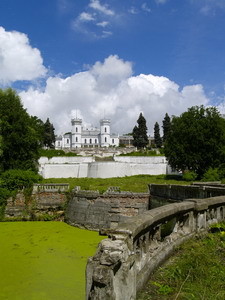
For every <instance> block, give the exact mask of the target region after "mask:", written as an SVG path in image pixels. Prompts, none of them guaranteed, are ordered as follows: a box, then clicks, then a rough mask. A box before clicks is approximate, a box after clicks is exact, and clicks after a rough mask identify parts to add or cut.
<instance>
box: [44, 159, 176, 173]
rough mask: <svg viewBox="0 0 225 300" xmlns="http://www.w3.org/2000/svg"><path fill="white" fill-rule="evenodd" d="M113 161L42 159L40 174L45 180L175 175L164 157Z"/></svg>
mask: <svg viewBox="0 0 225 300" xmlns="http://www.w3.org/2000/svg"><path fill="white" fill-rule="evenodd" d="M113 159H114V161H110V162H109V161H107V162H96V161H95V158H94V157H53V158H51V159H48V158H47V157H41V158H40V160H39V173H40V174H41V175H42V176H43V177H44V178H69V177H74V178H79V177H90V178H111V177H124V176H132V175H140V174H146V175H160V174H172V173H173V172H172V170H171V168H170V167H169V166H168V164H167V161H166V159H165V157H164V156H148V157H145V156H142V157H134V156H130V157H126V156H114V158H113Z"/></svg>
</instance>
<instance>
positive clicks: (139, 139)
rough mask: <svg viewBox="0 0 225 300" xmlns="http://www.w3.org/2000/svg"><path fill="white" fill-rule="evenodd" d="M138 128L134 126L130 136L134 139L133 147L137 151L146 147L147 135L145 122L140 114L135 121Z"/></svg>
mask: <svg viewBox="0 0 225 300" xmlns="http://www.w3.org/2000/svg"><path fill="white" fill-rule="evenodd" d="M137 123H138V126H136V125H135V126H134V129H133V132H132V135H133V138H134V141H133V145H134V146H135V147H137V148H138V149H141V148H145V147H146V146H147V145H148V135H147V130H148V129H147V126H146V120H145V118H144V116H143V115H142V113H140V115H139V118H138V120H137Z"/></svg>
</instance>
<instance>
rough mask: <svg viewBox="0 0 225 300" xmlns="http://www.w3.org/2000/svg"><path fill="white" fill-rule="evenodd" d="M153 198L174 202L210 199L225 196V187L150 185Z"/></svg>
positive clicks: (199, 184) (202, 184)
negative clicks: (189, 199)
mask: <svg viewBox="0 0 225 300" xmlns="http://www.w3.org/2000/svg"><path fill="white" fill-rule="evenodd" d="M149 192H150V195H151V197H158V198H164V199H172V200H185V199H188V198H195V199H196V198H197V199H203V198H209V197H216V196H222V195H225V185H223V184H215V183H214V184H212V183H210V184H209V183H208V184H207V183H206V182H202V183H196V184H193V185H178V184H177V185H176V184H149Z"/></svg>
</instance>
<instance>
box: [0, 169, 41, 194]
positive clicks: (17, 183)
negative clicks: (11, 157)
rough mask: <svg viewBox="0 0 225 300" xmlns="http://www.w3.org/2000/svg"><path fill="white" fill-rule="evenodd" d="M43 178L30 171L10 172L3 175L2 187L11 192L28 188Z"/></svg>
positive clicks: (16, 170) (17, 170)
mask: <svg viewBox="0 0 225 300" xmlns="http://www.w3.org/2000/svg"><path fill="white" fill-rule="evenodd" d="M41 179H42V177H41V176H40V175H38V174H36V173H34V172H33V171H30V170H19V169H15V170H8V171H6V172H4V173H2V175H1V186H2V187H3V188H5V189H7V190H9V191H14V190H21V189H23V188H24V187H25V188H28V187H31V186H32V185H33V183H35V182H39V181H40V180H41Z"/></svg>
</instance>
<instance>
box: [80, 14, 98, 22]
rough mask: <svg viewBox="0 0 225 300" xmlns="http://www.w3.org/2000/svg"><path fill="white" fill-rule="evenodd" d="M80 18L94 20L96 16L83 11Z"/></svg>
mask: <svg viewBox="0 0 225 300" xmlns="http://www.w3.org/2000/svg"><path fill="white" fill-rule="evenodd" d="M79 20H80V21H84V22H86V21H94V20H95V18H94V17H93V16H92V14H89V13H87V12H82V13H81V14H80V15H79Z"/></svg>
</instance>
